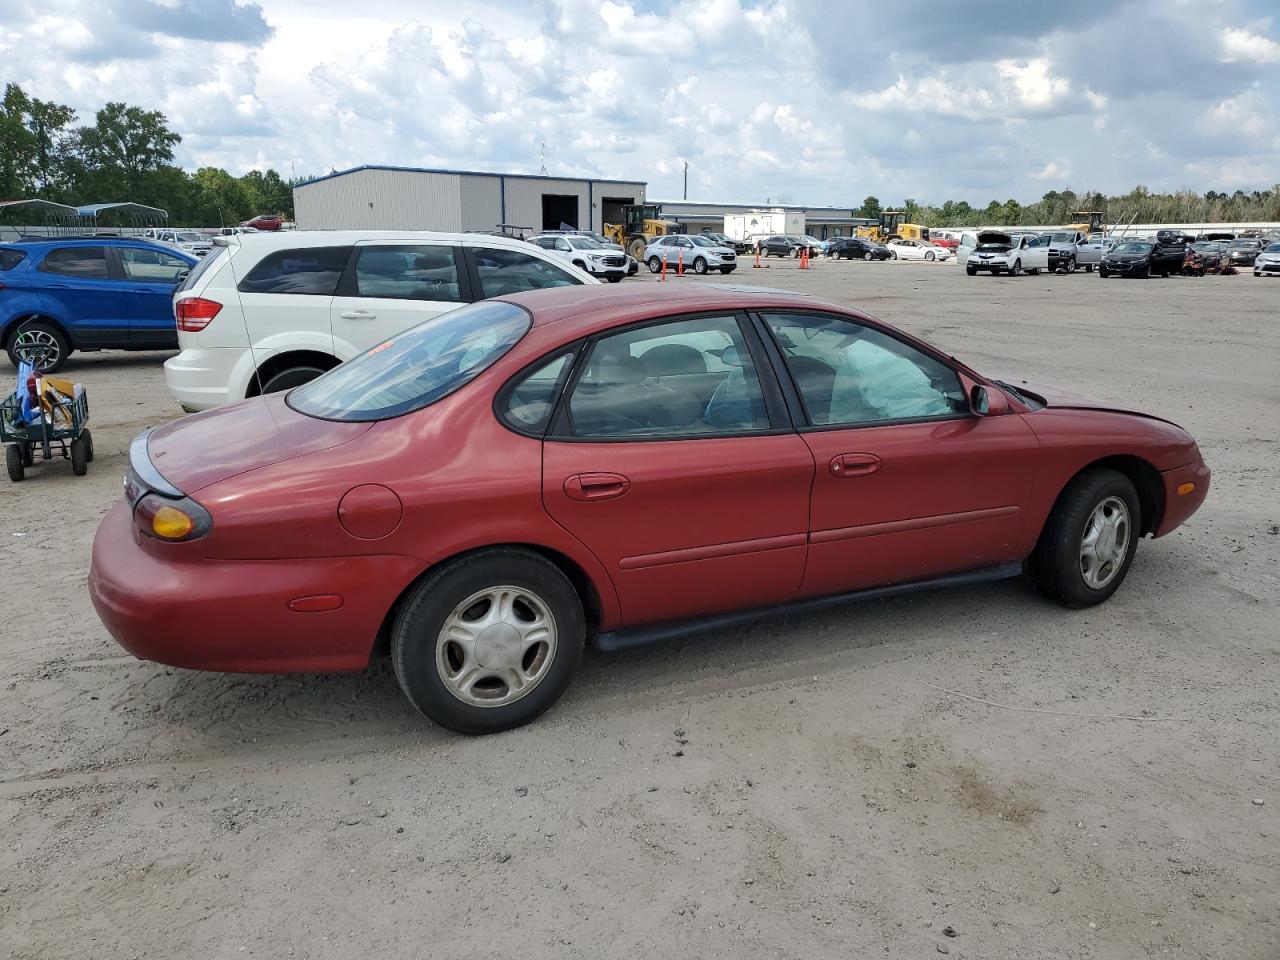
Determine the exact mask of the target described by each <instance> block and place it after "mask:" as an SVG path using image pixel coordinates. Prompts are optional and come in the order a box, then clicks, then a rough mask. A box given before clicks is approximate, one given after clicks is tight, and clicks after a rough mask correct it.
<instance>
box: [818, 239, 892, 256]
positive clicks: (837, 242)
mask: <svg viewBox="0 0 1280 960" xmlns="http://www.w3.org/2000/svg"><path fill="white" fill-rule="evenodd" d="M827 256H828V257H833V258H835V259H837V260H841V259H843V260H888V259H890V258H891V257H892V256H893V254H891V253H890V252H889V251H888V250H887V249H886V248H884V247H882V246H881V245H880V244H878V243H872V242H871V241H870V240H866V239H864V238H862V237H836V238H835V239H834V240H832V241H831V244H830V246H828V247H827Z"/></svg>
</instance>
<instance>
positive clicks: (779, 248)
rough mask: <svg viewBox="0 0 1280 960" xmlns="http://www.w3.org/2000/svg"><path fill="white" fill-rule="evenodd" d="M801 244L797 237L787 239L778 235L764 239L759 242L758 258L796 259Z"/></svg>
mask: <svg viewBox="0 0 1280 960" xmlns="http://www.w3.org/2000/svg"><path fill="white" fill-rule="evenodd" d="M802 247H803V244H801V243H800V240H799V238H798V237H788V236H784V235H783V234H780V233H775V234H773V235H772V236H769V237H764V238H763V239H761V240H760V256H762V257H766V258H768V257H798V256H800V250H801V249H802Z"/></svg>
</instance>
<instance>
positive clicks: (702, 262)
mask: <svg viewBox="0 0 1280 960" xmlns="http://www.w3.org/2000/svg"><path fill="white" fill-rule="evenodd" d="M693 272H694V273H696V274H697V275H698V276H700V277H701V276H702V275H703V274H705V273H706V272H707V261H706V259H705V258H703V257H696V258H694V261H693Z"/></svg>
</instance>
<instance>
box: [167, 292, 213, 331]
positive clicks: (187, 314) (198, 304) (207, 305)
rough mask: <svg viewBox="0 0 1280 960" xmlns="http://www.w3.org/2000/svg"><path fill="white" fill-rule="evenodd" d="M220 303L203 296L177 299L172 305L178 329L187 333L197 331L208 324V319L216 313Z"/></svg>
mask: <svg viewBox="0 0 1280 960" xmlns="http://www.w3.org/2000/svg"><path fill="white" fill-rule="evenodd" d="M221 309H222V304H220V303H218V301H216V300H206V299H205V298H204V297H187V298H186V299H185V300H179V301H178V302H177V304H176V305H175V306H174V314H175V315H176V316H177V318H178V329H179V330H185V331H187V333H199V332H200V331H201V330H203V329H204V328H205V327H207V326H208V325H209V321H210V320H212V319H213V318H214V317H216V316H217V315H218V311H219V310H221Z"/></svg>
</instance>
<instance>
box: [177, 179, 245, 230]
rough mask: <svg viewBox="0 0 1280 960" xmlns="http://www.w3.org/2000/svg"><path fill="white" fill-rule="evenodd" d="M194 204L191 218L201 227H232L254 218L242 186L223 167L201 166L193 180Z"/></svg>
mask: <svg viewBox="0 0 1280 960" xmlns="http://www.w3.org/2000/svg"><path fill="white" fill-rule="evenodd" d="M191 181H192V185H193V186H194V188H195V202H194V204H193V209H192V211H191V216H192V217H194V218H195V221H196V222H197V223H198V224H200V225H202V226H210V227H220V226H232V225H234V224H237V223H239V222H240V221H241V220H247V219H249V217H251V216H253V203H252V201H251V200H250V197H249V192H248V191H247V190H246V189H245V188H244V186H243V184H241V182H240V181H239V180H237V179H236V178H235V177H233V176H231V174H229V173H227V171H225V170H223V169H222V168H220V167H201V168H200V169H199V170H197V171H196V172H195V175H194V176H193V177H192V178H191Z"/></svg>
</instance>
